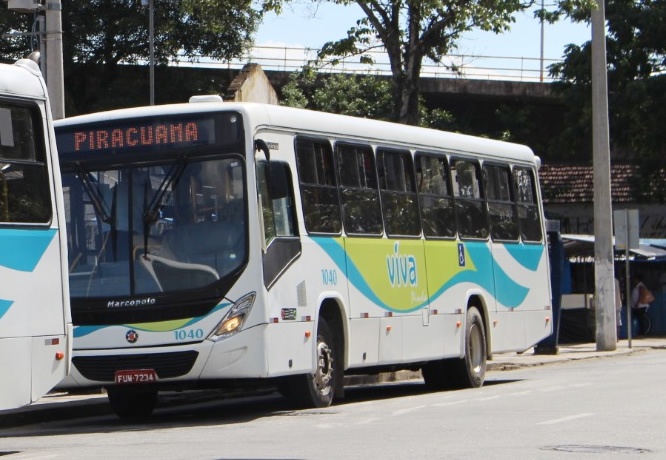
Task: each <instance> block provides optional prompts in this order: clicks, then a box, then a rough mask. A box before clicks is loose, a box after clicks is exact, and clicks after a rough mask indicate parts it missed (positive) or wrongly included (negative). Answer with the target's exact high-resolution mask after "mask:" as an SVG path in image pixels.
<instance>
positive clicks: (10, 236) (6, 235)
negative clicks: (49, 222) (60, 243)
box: [0, 228, 57, 272]
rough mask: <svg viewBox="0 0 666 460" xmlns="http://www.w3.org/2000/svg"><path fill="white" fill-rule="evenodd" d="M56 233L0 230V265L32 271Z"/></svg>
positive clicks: (54, 230) (48, 231) (49, 230)
mask: <svg viewBox="0 0 666 460" xmlns="http://www.w3.org/2000/svg"><path fill="white" fill-rule="evenodd" d="M56 232H57V230H56V229H51V228H50V229H46V230H35V229H31V230H18V229H4V230H0V265H1V266H3V267H7V268H9V269H11V270H18V271H22V272H32V271H34V269H35V267H36V266H37V264H38V263H39V260H40V259H41V258H42V256H43V255H44V252H45V251H46V248H47V247H48V246H49V244H51V241H52V240H53V237H54V236H55V234H56Z"/></svg>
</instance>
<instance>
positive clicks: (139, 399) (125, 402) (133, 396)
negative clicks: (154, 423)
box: [106, 387, 157, 420]
mask: <svg viewBox="0 0 666 460" xmlns="http://www.w3.org/2000/svg"><path fill="white" fill-rule="evenodd" d="M106 394H107V396H108V398H109V403H110V404H111V409H113V412H115V413H116V415H117V416H118V417H119V418H121V419H123V420H138V419H143V418H147V417H150V415H151V414H152V413H153V410H154V409H155V406H156V405H157V390H156V389H134V388H117V387H110V388H107V389H106Z"/></svg>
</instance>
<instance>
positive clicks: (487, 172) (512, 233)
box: [483, 164, 518, 240]
mask: <svg viewBox="0 0 666 460" xmlns="http://www.w3.org/2000/svg"><path fill="white" fill-rule="evenodd" d="M483 172H484V178H485V189H486V197H487V198H488V214H489V217H490V236H491V237H492V238H493V239H495V240H518V216H517V213H516V207H515V203H514V201H513V199H512V195H513V193H512V192H511V171H510V170H509V167H508V166H495V165H487V164H486V165H484V166H483Z"/></svg>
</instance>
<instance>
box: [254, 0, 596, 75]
mask: <svg viewBox="0 0 666 460" xmlns="http://www.w3.org/2000/svg"><path fill="white" fill-rule="evenodd" d="M361 17H363V13H362V12H361V9H360V8H359V7H358V6H357V5H355V4H353V5H351V6H346V7H345V6H340V5H336V4H333V3H330V2H322V3H319V4H313V3H312V2H308V1H307V0H296V1H295V2H294V3H291V4H289V5H286V6H285V9H284V11H283V12H282V14H280V15H279V16H276V15H275V14H272V13H271V14H269V15H267V16H266V17H265V18H264V22H263V24H262V25H261V26H260V27H259V30H258V33H257V35H256V38H255V46H256V47H257V48H259V49H261V48H262V47H271V48H273V47H274V48H285V49H284V50H283V51H282V53H283V55H284V56H283V57H286V56H287V55H289V56H294V55H295V53H292V52H291V50H290V49H291V48H294V49H297V48H310V49H319V48H321V47H322V45H323V44H324V43H326V42H328V41H334V40H337V39H340V38H343V37H345V36H346V32H347V30H348V29H349V27H351V26H353V25H355V23H356V20H358V19H360V18H361ZM590 37H591V30H590V28H589V27H588V26H587V25H585V24H575V23H572V22H570V21H568V20H563V21H561V22H559V23H556V24H553V25H551V24H545V26H544V40H543V48H544V52H543V58H544V66H545V67H547V66H548V64H551V63H552V62H554V61H556V60H559V59H561V58H562V57H563V55H564V49H565V46H566V45H567V44H570V43H573V44H577V45H580V44H582V43H584V42H586V41H588V40H590ZM265 52H267V51H266V50H263V52H262V51H256V53H257V54H258V55H263V54H264V53H265ZM275 53H277V54H280V51H277V50H274V51H273V54H275ZM454 53H455V54H456V55H467V56H475V58H471V57H468V58H465V57H459V58H456V63H458V64H460V62H458V60H457V59H460V60H462V61H461V62H463V63H465V64H466V65H468V66H470V68H477V70H475V71H473V73H479V72H480V73H481V74H488V75H490V74H494V73H498V72H499V73H501V72H502V71H501V70H499V69H505V68H512V69H516V70H520V69H523V70H524V69H526V68H527V69H528V72H527V75H528V78H531V77H538V74H533V75H530V74H529V72H534V71H539V70H540V68H541V60H540V58H541V26H540V23H539V21H538V20H537V19H535V18H534V16H533V12H532V11H528V12H525V13H521V14H518V15H517V16H516V22H515V23H514V24H512V25H511V30H510V31H509V32H506V33H504V34H501V35H496V34H493V33H490V32H488V33H486V32H481V31H474V32H470V33H467V34H465V35H463V38H462V39H461V40H460V42H459V44H458V49H457V50H455V51H454ZM478 56H491V57H503V58H511V59H501V60H498V59H493V60H490V59H487V58H485V57H484V58H478ZM451 62H453V60H452V61H451ZM264 66H265V65H264ZM478 68H481V69H486V70H482V71H479V70H478ZM491 68H493V69H494V70H488V69H491ZM470 72H472V71H471V70H470ZM523 75H525V72H523Z"/></svg>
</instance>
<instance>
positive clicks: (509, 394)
mask: <svg viewBox="0 0 666 460" xmlns="http://www.w3.org/2000/svg"><path fill="white" fill-rule="evenodd" d="M530 393H532V390H525V391H516V392H515V393H507V394H506V395H507V396H525V395H528V394H530Z"/></svg>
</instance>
